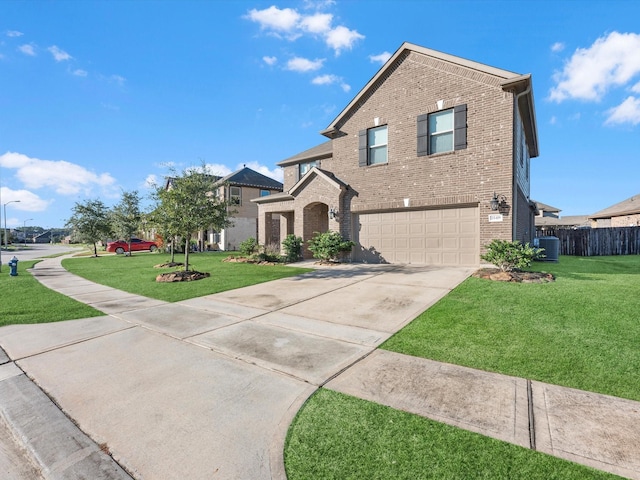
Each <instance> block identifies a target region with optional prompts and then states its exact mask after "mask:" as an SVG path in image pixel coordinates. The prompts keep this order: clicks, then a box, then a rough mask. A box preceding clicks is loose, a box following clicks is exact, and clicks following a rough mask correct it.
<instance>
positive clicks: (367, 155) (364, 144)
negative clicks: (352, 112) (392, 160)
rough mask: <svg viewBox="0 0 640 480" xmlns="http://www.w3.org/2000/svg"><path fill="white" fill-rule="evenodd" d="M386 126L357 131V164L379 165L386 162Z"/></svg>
mask: <svg viewBox="0 0 640 480" xmlns="http://www.w3.org/2000/svg"><path fill="white" fill-rule="evenodd" d="M387 141H388V130H387V126H386V125H385V126H382V127H375V128H370V129H368V130H362V131H361V132H360V133H359V146H358V149H359V154H360V157H359V165H360V166H361V167H363V166H366V165H379V164H381V163H387V162H388V155H387Z"/></svg>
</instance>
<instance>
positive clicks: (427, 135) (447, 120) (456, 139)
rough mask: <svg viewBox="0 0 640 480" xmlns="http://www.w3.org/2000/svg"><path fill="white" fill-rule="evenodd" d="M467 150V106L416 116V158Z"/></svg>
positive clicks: (457, 106)
mask: <svg viewBox="0 0 640 480" xmlns="http://www.w3.org/2000/svg"><path fill="white" fill-rule="evenodd" d="M464 148H467V106H466V105H456V106H455V107H454V108H450V109H448V110H440V111H438V112H433V113H429V114H425V115H419V116H418V156H422V155H433V154H436V153H443V152H452V151H454V150H461V149H464Z"/></svg>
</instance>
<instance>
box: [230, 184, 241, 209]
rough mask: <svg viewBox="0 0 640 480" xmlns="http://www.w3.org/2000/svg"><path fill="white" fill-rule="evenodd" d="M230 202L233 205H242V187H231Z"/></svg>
mask: <svg viewBox="0 0 640 480" xmlns="http://www.w3.org/2000/svg"><path fill="white" fill-rule="evenodd" d="M229 202H230V203H231V205H242V189H241V188H240V187H229Z"/></svg>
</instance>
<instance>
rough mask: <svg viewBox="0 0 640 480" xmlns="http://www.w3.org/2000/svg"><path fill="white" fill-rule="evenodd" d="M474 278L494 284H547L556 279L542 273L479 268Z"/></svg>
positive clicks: (549, 274)
mask: <svg viewBox="0 0 640 480" xmlns="http://www.w3.org/2000/svg"><path fill="white" fill-rule="evenodd" d="M473 276H474V277H476V278H485V279H487V280H493V281H496V282H516V283H549V282H554V281H555V279H556V277H554V276H553V275H552V274H551V273H544V272H516V271H514V272H502V271H500V269H499V268H481V269H480V270H478V271H476V272H475V273H474V274H473Z"/></svg>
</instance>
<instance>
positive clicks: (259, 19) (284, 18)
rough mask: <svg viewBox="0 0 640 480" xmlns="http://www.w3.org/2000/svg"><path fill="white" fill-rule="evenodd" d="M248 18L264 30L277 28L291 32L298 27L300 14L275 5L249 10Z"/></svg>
mask: <svg viewBox="0 0 640 480" xmlns="http://www.w3.org/2000/svg"><path fill="white" fill-rule="evenodd" d="M247 18H248V19H249V20H251V21H252V22H256V23H258V24H259V25H260V28H261V29H262V30H276V31H279V32H290V31H292V30H294V29H295V28H296V25H297V24H298V22H299V20H300V14H299V13H298V12H297V11H295V10H293V9H291V8H283V9H279V8H278V7H276V6H275V5H272V6H270V7H269V8H265V9H264V10H256V9H255V8H254V9H252V10H249V13H248V14H247Z"/></svg>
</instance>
